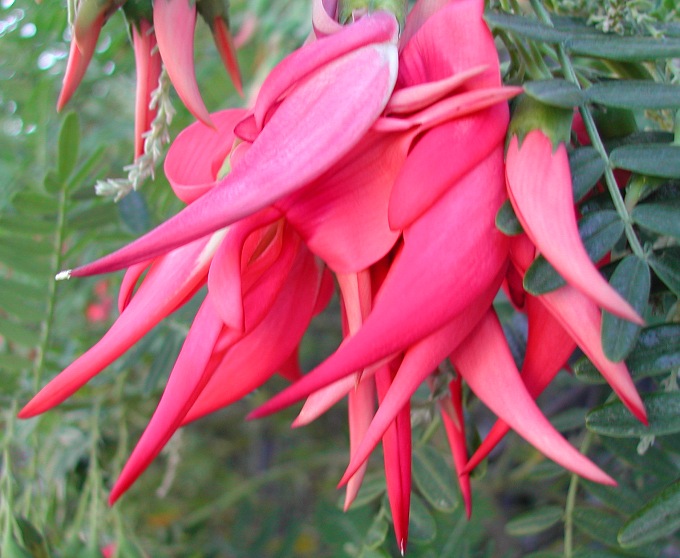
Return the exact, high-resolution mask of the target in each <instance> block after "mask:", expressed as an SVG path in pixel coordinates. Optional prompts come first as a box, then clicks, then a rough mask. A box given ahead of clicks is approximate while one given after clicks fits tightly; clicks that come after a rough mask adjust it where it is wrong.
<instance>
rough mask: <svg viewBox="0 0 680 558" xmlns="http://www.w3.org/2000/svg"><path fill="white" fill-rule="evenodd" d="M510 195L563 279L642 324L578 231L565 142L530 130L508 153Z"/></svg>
mask: <svg viewBox="0 0 680 558" xmlns="http://www.w3.org/2000/svg"><path fill="white" fill-rule="evenodd" d="M506 174H507V183H508V195H509V196H510V201H511V202H512V206H513V208H514V209H515V213H516V214H517V217H518V219H519V220H520V222H521V223H522V227H523V228H524V230H525V231H526V233H527V235H528V236H529V238H531V240H532V242H533V243H534V244H535V245H536V247H537V248H538V250H539V251H540V252H541V254H543V256H545V258H546V259H547V260H548V261H549V262H550V263H551V264H552V265H553V266H554V267H555V269H557V271H558V272H559V273H560V275H562V277H564V278H565V279H566V281H567V282H568V283H569V284H571V285H573V286H574V287H576V288H577V289H579V290H580V291H581V292H583V293H584V294H586V295H587V296H589V297H590V298H592V299H593V300H594V301H595V302H596V303H597V304H598V305H599V306H601V307H602V308H604V309H606V310H608V311H610V312H611V313H613V314H615V315H617V316H620V317H622V318H625V319H627V320H630V321H632V322H635V323H637V324H642V323H643V321H642V318H640V316H639V315H638V313H637V312H636V311H635V310H634V309H633V308H632V307H631V305H630V304H629V303H628V302H627V301H626V300H625V299H623V298H622V297H621V295H619V294H618V293H617V292H616V291H615V290H614V289H613V288H612V287H611V286H610V285H609V283H607V281H606V280H605V279H604V278H603V277H602V275H600V273H599V272H598V271H597V268H596V267H595V265H594V264H593V262H592V261H590V258H589V257H588V254H587V252H586V250H585V248H584V247H583V243H582V241H581V238H580V236H579V233H578V226H577V224H576V214H575V213H574V201H573V197H572V186H571V173H570V171H569V160H568V158H567V150H566V148H565V146H564V144H560V145H559V146H558V147H557V149H556V150H555V151H553V146H552V143H551V141H550V139H549V138H548V137H547V136H546V135H545V134H544V133H543V132H542V131H540V130H533V131H531V132H530V133H529V134H527V136H526V137H525V138H524V141H523V142H522V146H521V147H519V144H518V139H517V137H516V136H515V137H513V138H512V140H511V141H510V146H509V148H508V154H507V166H506Z"/></svg>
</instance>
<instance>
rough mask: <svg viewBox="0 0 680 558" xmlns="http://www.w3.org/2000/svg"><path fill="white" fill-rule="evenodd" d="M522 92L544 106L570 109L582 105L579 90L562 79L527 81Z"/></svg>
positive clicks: (582, 99) (581, 96)
mask: <svg viewBox="0 0 680 558" xmlns="http://www.w3.org/2000/svg"><path fill="white" fill-rule="evenodd" d="M524 92H525V93H526V94H527V95H529V96H530V97H533V98H534V99H536V100H537V101H541V102H542V103H545V104H546V105H550V106H553V107H561V108H572V107H576V106H579V105H581V104H583V101H584V98H583V92H582V91H581V89H580V88H579V87H578V86H576V85H574V84H573V83H571V82H570V81H567V80H564V79H548V80H543V81H528V82H526V83H525V84H524Z"/></svg>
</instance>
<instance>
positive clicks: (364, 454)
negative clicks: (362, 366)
mask: <svg viewBox="0 0 680 558" xmlns="http://www.w3.org/2000/svg"><path fill="white" fill-rule="evenodd" d="M495 294H496V293H495V291H492V290H489V292H488V293H486V296H484V297H480V299H479V300H477V301H475V302H474V304H472V305H470V307H469V308H468V309H466V310H465V312H463V313H462V314H461V315H460V316H458V317H456V318H455V319H453V320H452V321H451V322H449V323H448V324H447V325H446V326H444V327H443V328H441V329H440V330H438V331H436V332H435V333H433V334H432V335H429V336H428V337H426V338H425V339H423V340H422V341H419V342H418V343H416V344H414V345H413V346H411V347H409V349H408V350H407V351H406V354H405V355H404V358H403V360H402V361H401V364H400V365H399V370H398V371H397V373H396V375H395V377H394V379H393V380H392V383H391V385H390V387H389V390H388V391H387V392H386V393H385V394H384V395H383V398H382V401H381V402H380V406H379V407H378V410H377V412H376V413H375V417H374V418H373V420H372V422H371V425H370V427H369V428H368V430H367V432H366V435H365V436H364V438H363V440H362V441H361V444H360V445H359V447H358V448H357V450H356V451H355V452H353V454H352V458H351V460H350V463H349V465H348V466H347V469H346V471H345V474H344V475H343V477H342V480H341V481H340V484H344V483H345V482H346V481H347V479H348V478H350V477H351V476H352V475H353V474H354V473H355V471H356V470H357V468H358V467H359V465H360V464H361V463H363V462H364V461H366V460H367V459H368V456H369V455H370V453H371V452H372V451H373V449H374V448H375V447H376V446H377V445H378V442H379V441H380V438H381V437H382V436H383V435H384V433H385V431H386V430H387V428H388V427H389V425H390V424H392V422H393V421H394V420H395V418H396V416H397V415H398V414H399V412H400V411H401V410H402V409H403V408H404V406H405V405H406V404H407V403H408V402H409V400H410V399H411V396H412V395H413V394H414V393H415V392H416V390H417V389H418V388H419V387H420V385H421V384H422V383H423V382H424V381H425V379H426V378H427V377H428V376H430V375H431V374H432V373H433V372H434V371H435V370H436V369H437V367H438V366H439V364H440V363H441V362H442V361H443V360H444V359H445V358H446V357H447V356H448V355H449V354H451V352H452V351H453V350H454V349H455V348H456V347H457V346H458V345H459V344H460V343H461V342H462V341H463V340H464V339H465V338H466V337H467V336H468V334H469V333H470V332H471V331H472V330H473V329H474V328H475V326H476V325H477V323H478V322H479V320H480V319H481V318H482V316H483V315H484V314H485V313H486V311H487V309H488V308H489V306H490V305H491V303H492V302H493V299H494V296H495Z"/></svg>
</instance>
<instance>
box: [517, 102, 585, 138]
mask: <svg viewBox="0 0 680 558" xmlns="http://www.w3.org/2000/svg"><path fill="white" fill-rule="evenodd" d="M572 117H573V112H572V110H571V109H565V108H560V107H556V106H551V105H547V104H545V103H542V102H540V101H538V100H536V99H534V98H532V97H530V96H529V95H521V96H520V97H518V98H517V101H516V102H515V106H514V110H513V113H512V119H511V120H510V126H509V127H508V139H510V138H512V137H513V136H517V137H518V138H519V142H520V144H521V143H522V141H524V137H525V136H526V135H527V134H528V133H529V132H531V131H533V130H541V131H542V132H543V133H544V134H545V135H546V136H547V137H548V138H550V142H551V143H552V145H553V149H557V147H558V146H559V145H560V143H568V142H569V137H570V135H571V121H572Z"/></svg>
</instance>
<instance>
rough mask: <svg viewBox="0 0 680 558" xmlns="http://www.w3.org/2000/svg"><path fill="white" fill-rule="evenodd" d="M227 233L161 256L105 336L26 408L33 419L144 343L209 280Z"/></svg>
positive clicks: (21, 414) (26, 413)
mask: <svg viewBox="0 0 680 558" xmlns="http://www.w3.org/2000/svg"><path fill="white" fill-rule="evenodd" d="M221 237H222V233H216V234H215V235H213V236H212V237H209V238H203V239H200V240H197V241H195V242H193V243H191V244H189V245H187V246H184V247H182V248H179V249H177V250H173V251H172V252H170V253H168V254H166V255H165V256H164V257H162V258H159V259H157V260H156V261H155V262H154V263H153V264H152V266H151V269H150V270H149V272H148V273H147V275H146V277H145V278H144V281H143V282H142V284H141V286H140V287H139V289H138V290H137V292H136V293H135V295H134V297H133V298H132V300H131V301H130V302H129V304H128V305H127V306H126V307H125V310H123V312H122V313H121V315H120V316H119V317H118V319H117V320H116V321H115V322H114V324H113V325H112V326H111V328H110V329H109V331H107V332H106V334H105V335H104V337H102V339H101V340H100V341H99V342H98V343H97V344H96V345H95V346H94V347H92V348H91V349H90V350H89V351H87V352H86V353H85V354H83V355H82V356H81V357H80V358H78V359H77V360H76V361H75V362H73V363H72V364H71V365H70V366H68V367H67V368H65V369H64V370H63V371H62V372H61V373H60V374H59V375H58V376H56V377H55V378H54V379H53V380H52V381H51V382H50V383H48V384H47V385H46V386H45V387H44V388H43V389H42V390H41V391H40V392H39V393H38V394H37V395H36V396H35V397H33V399H31V401H30V402H29V403H28V404H27V405H26V406H25V407H24V408H23V409H22V410H21V412H20V413H19V416H20V417H22V418H28V417H32V416H34V415H37V414H39V413H43V412H45V411H47V410H48V409H50V408H51V407H53V406H55V405H58V404H59V403H61V402H62V401H64V399H66V398H67V397H70V396H71V395H72V394H73V393H74V392H75V391H76V390H78V389H79V388H80V387H81V386H83V385H84V384H85V383H86V382H87V381H89V380H90V379H91V378H93V377H94V376H96V375H97V374H98V373H99V372H100V371H101V370H102V369H103V368H105V367H106V366H108V365H109V364H111V363H112V362H113V361H114V360H116V359H117V358H118V357H119V356H120V355H122V354H123V353H124V352H125V351H127V350H128V349H129V348H130V347H132V346H133V345H134V344H135V343H136V342H137V341H139V340H140V339H141V338H142V337H143V336H144V335H145V334H146V333H147V332H148V331H150V330H151V328H153V327H154V326H155V325H156V324H158V322H160V321H161V320H162V319H163V318H165V317H166V316H167V315H168V314H170V313H171V312H173V311H174V310H176V309H177V307H178V306H179V305H180V304H181V303H183V302H184V301H185V300H186V298H187V296H188V295H189V294H191V293H194V292H195V291H196V289H197V288H198V287H199V286H200V285H201V284H202V283H203V281H204V280H205V278H206V275H207V272H208V266H209V264H210V259H211V256H212V254H213V253H214V251H215V249H216V247H217V243H218V242H219V241H220V240H221Z"/></svg>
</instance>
